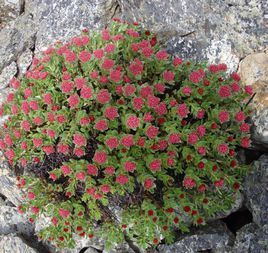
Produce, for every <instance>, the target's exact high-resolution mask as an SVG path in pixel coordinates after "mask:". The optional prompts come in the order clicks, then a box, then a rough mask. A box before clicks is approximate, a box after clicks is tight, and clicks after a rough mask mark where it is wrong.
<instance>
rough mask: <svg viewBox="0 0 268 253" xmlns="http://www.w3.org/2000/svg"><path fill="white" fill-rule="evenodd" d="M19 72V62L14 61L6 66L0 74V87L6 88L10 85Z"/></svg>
mask: <svg viewBox="0 0 268 253" xmlns="http://www.w3.org/2000/svg"><path fill="white" fill-rule="evenodd" d="M16 73H17V64H16V62H14V61H13V62H12V63H11V64H10V65H8V66H7V67H5V68H4V69H3V70H2V73H1V74H0V89H4V88H6V87H7V86H8V84H9V82H10V80H11V79H12V77H13V76H14V75H16Z"/></svg>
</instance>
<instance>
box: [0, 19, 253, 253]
mask: <svg viewBox="0 0 268 253" xmlns="http://www.w3.org/2000/svg"><path fill="white" fill-rule="evenodd" d="M226 70H227V67H226V65H225V64H219V65H210V66H208V67H206V66H205V64H200V63H193V62H191V61H183V60H182V59H180V58H177V57H172V56H171V55H169V54H168V53H167V52H166V51H165V50H161V49H160V47H159V45H158V44H157V39H156V37H155V36H154V35H153V34H151V33H150V32H149V31H145V30H143V29H142V28H141V26H140V25H139V24H137V23H133V24H128V23H125V22H121V21H119V20H115V21H113V22H112V23H111V25H110V26H109V27H108V28H106V29H104V30H102V31H101V32H92V33H90V34H89V33H88V31H86V30H84V31H83V33H82V35H81V36H79V37H75V38H73V39H72V40H70V41H69V42H68V43H66V44H63V43H62V42H57V43H56V44H55V45H53V47H50V48H49V49H47V50H46V51H45V52H44V53H43V58H42V59H40V60H38V59H34V61H33V65H32V68H31V70H29V71H28V72H27V73H26V74H25V76H24V77H23V78H22V79H21V80H17V79H13V80H12V82H11V84H10V85H11V87H13V88H14V89H15V92H14V93H11V94H9V95H8V98H7V101H6V103H5V104H4V105H3V106H2V107H1V115H3V114H5V115H10V117H9V119H8V121H7V122H6V123H5V125H4V127H5V130H6V132H7V133H6V134H5V136H4V137H3V139H2V140H1V141H0V147H1V149H2V151H3V153H4V155H5V156H6V158H7V159H8V161H9V164H10V165H11V166H13V168H16V170H17V171H18V169H19V171H20V172H21V174H20V176H19V177H18V187H20V188H22V190H23V192H24V195H25V203H23V204H22V205H21V206H19V207H18V210H19V212H21V213H23V212H26V211H27V212H29V215H30V220H31V221H34V220H35V219H36V218H37V217H38V216H40V214H43V215H45V216H47V217H50V219H51V223H50V224H48V226H47V227H45V228H44V229H43V230H41V231H40V232H39V236H40V238H41V239H42V240H48V241H51V242H53V243H54V244H55V245H57V246H58V247H73V246H74V239H73V235H74V234H78V235H79V236H81V237H84V236H86V237H89V238H92V237H94V236H100V237H102V238H104V239H105V242H106V247H108V248H109V247H113V245H115V244H118V243H121V242H123V241H124V238H125V237H128V238H130V239H131V240H133V241H134V242H135V243H136V244H137V245H139V246H140V247H143V248H147V247H150V246H152V245H157V244H158V243H160V242H161V241H162V240H163V239H164V240H165V242H166V243H171V242H173V240H174V231H176V229H179V230H181V231H188V227H189V226H191V224H194V225H200V224H205V222H206V220H207V219H208V218H210V217H212V216H213V215H215V213H217V212H220V211H224V210H226V209H228V208H230V206H231V204H232V203H233V201H234V200H235V198H236V196H237V194H239V188H240V182H241V180H242V177H243V175H245V173H246V172H247V170H248V167H247V166H245V165H241V164H239V163H238V161H237V159H236V158H235V157H236V151H235V150H236V148H237V147H238V146H242V147H245V148H247V147H249V145H250V141H249V128H250V126H249V125H248V123H246V122H245V120H246V118H247V117H248V116H249V113H250V111H249V109H248V108H247V102H248V100H249V98H250V96H251V95H252V89H251V87H249V86H246V87H244V88H242V87H241V86H240V85H239V81H240V78H239V76H238V74H236V73H232V74H231V75H228V74H227V73H226ZM22 171H24V173H22ZM114 205H117V206H118V207H119V208H120V211H121V214H120V216H119V217H117V216H114V214H113V212H111V209H110V207H111V206H114Z"/></svg>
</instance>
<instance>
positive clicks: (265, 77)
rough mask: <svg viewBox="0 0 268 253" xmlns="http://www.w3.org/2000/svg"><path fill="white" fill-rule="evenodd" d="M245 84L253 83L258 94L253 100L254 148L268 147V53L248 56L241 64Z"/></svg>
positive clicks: (242, 79)
mask: <svg viewBox="0 0 268 253" xmlns="http://www.w3.org/2000/svg"><path fill="white" fill-rule="evenodd" d="M239 74H240V76H241V81H242V84H243V85H252V86H253V90H254V92H256V95H255V96H254V98H253V100H252V107H253V108H254V110H255V112H254V114H253V117H252V122H253V128H252V141H253V148H254V149H263V150H265V149H267V148H268V53H265V52H263V53H256V54H251V55H249V56H247V57H246V58H245V59H243V60H242V61H241V62H240V64H239Z"/></svg>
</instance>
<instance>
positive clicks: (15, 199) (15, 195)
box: [0, 156, 23, 206]
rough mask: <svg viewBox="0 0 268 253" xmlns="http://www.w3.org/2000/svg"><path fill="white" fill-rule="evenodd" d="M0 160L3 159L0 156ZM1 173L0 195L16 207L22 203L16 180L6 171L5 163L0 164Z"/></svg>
mask: <svg viewBox="0 0 268 253" xmlns="http://www.w3.org/2000/svg"><path fill="white" fill-rule="evenodd" d="M0 159H5V158H3V157H1V156H0ZM0 165H1V167H3V169H2V168H1V167H0V169H1V173H0V194H1V195H3V196H5V197H6V198H7V200H8V201H10V202H11V203H12V204H13V205H15V206H17V205H19V204H20V203H21V202H22V201H23V198H22V194H21V192H20V190H19V189H18V187H17V186H16V178H14V177H13V176H11V175H10V171H9V170H8V168H7V167H5V166H7V165H6V161H4V162H0Z"/></svg>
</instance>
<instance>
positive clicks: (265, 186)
mask: <svg viewBox="0 0 268 253" xmlns="http://www.w3.org/2000/svg"><path fill="white" fill-rule="evenodd" d="M243 188H244V194H245V199H246V206H247V208H248V209H249V210H250V211H251V213H252V216H253V221H254V222H255V223H256V224H257V225H259V226H263V225H265V224H268V156H267V155H263V156H261V157H260V159H259V160H258V161H256V162H255V163H254V165H253V169H252V171H251V172H250V174H249V175H248V176H247V177H246V179H245V182H244V184H243Z"/></svg>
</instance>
